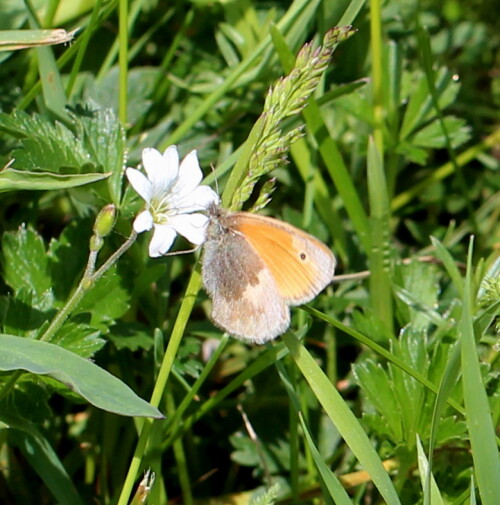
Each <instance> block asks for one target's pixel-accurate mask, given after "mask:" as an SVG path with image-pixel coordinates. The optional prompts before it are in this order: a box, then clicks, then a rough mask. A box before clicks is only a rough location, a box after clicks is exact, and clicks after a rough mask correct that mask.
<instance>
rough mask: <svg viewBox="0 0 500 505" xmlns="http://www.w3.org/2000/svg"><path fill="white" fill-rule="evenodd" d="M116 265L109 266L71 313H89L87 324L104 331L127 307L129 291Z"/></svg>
mask: <svg viewBox="0 0 500 505" xmlns="http://www.w3.org/2000/svg"><path fill="white" fill-rule="evenodd" d="M117 270H119V268H117V267H116V266H113V267H112V268H110V269H109V270H108V271H107V272H106V273H105V274H104V275H103V276H102V277H101V278H100V279H99V280H98V281H97V282H96V284H95V285H94V286H93V287H92V289H90V290H89V291H88V292H87V293H86V294H85V296H84V297H83V298H82V300H81V301H80V303H79V304H78V306H77V307H76V310H75V311H74V313H73V315H74V316H75V315H77V314H82V313H89V314H90V321H89V324H90V325H91V326H93V327H94V328H100V329H102V330H103V331H106V330H107V328H108V326H109V324H110V322H111V321H113V320H115V319H118V318H119V317H121V316H123V314H125V312H127V310H128V309H129V301H130V292H129V290H128V289H127V288H126V286H125V285H124V284H125V279H123V278H122V277H121V276H120V275H119V274H118V273H117Z"/></svg>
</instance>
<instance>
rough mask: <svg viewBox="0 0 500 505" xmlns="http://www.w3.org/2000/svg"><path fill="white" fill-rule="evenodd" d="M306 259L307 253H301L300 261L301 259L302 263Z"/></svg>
mask: <svg viewBox="0 0 500 505" xmlns="http://www.w3.org/2000/svg"><path fill="white" fill-rule="evenodd" d="M306 258H307V255H306V253H305V252H301V253H300V259H301V260H302V261H304V260H305V259H306Z"/></svg>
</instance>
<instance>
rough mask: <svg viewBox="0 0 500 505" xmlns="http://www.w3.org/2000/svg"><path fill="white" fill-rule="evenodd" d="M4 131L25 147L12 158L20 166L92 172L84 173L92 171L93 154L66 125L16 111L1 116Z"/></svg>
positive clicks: (51, 170) (72, 172) (56, 171)
mask: <svg viewBox="0 0 500 505" xmlns="http://www.w3.org/2000/svg"><path fill="white" fill-rule="evenodd" d="M0 131H5V132H7V133H9V134H10V135H12V136H14V137H17V138H19V139H20V142H21V145H22V147H21V148H19V149H16V150H15V151H14V153H13V155H12V157H13V158H15V160H16V161H15V165H16V167H18V166H21V167H23V168H24V169H26V170H29V171H42V172H52V173H66V174H77V173H81V172H85V171H90V170H82V167H85V166H87V167H88V168H90V165H91V160H90V157H89V153H88V152H87V151H86V150H85V149H84V146H83V143H82V142H81V140H80V139H78V138H77V137H76V136H75V134H74V133H73V132H72V131H71V130H69V129H68V128H67V127H66V126H65V125H63V124H62V123H59V122H55V123H51V122H50V121H49V120H48V119H46V118H45V117H43V116H40V115H32V116H30V115H28V114H26V112H23V111H20V110H15V111H14V112H12V113H11V114H5V113H0ZM95 168H96V167H95ZM93 171H94V172H96V171H98V170H93Z"/></svg>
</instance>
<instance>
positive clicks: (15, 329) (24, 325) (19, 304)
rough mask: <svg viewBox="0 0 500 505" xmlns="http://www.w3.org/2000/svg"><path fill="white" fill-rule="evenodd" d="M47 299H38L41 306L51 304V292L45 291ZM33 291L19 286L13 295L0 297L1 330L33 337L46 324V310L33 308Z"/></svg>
mask: <svg viewBox="0 0 500 505" xmlns="http://www.w3.org/2000/svg"><path fill="white" fill-rule="evenodd" d="M47 295H48V296H47V298H48V300H43V299H42V300H38V304H39V305H41V306H51V305H52V293H51V292H47ZM33 298H34V295H33V292H32V291H29V290H28V289H24V288H21V289H20V290H19V292H17V293H16V296H15V297H12V296H11V297H7V296H4V297H2V298H0V312H1V314H2V330H1V331H3V332H4V333H12V334H14V335H19V336H23V337H31V338H35V337H37V336H38V335H39V333H40V330H41V329H42V328H43V327H44V326H45V325H48V319H49V317H48V315H47V313H46V312H44V311H42V310H39V309H38V308H35V307H34V306H33V305H34V302H33Z"/></svg>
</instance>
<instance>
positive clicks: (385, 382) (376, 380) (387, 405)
mask: <svg viewBox="0 0 500 505" xmlns="http://www.w3.org/2000/svg"><path fill="white" fill-rule="evenodd" d="M352 371H353V374H354V377H355V378H356V381H357V382H358V384H359V385H360V386H361V388H362V389H363V392H364V393H365V394H366V396H367V397H368V400H369V401H370V403H371V404H372V405H374V406H375V408H376V409H377V411H378V412H379V413H380V414H381V417H382V418H383V419H385V422H386V424H387V426H388V427H389V429H390V431H391V438H392V439H393V440H394V441H396V442H399V441H401V440H403V427H402V423H401V418H400V405H399V403H398V401H397V398H396V397H395V395H394V391H393V388H394V385H393V382H392V381H391V380H390V379H389V376H388V374H387V372H386V371H385V370H384V369H383V368H382V366H381V365H379V364H376V363H375V362H374V361H373V360H370V359H367V360H365V361H364V362H362V363H356V364H354V365H353V366H352Z"/></svg>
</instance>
